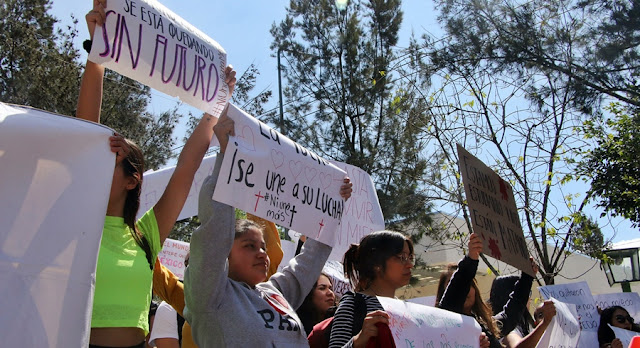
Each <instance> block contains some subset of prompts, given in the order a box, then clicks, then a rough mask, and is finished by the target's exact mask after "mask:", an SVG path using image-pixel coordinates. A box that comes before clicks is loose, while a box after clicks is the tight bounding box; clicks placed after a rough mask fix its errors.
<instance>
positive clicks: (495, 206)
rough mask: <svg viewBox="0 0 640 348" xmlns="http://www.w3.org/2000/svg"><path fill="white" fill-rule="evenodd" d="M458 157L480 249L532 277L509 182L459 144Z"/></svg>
mask: <svg viewBox="0 0 640 348" xmlns="http://www.w3.org/2000/svg"><path fill="white" fill-rule="evenodd" d="M458 158H459V165H460V174H461V175H462V182H463V183H464V191H465V194H466V197H467V203H468V205H469V212H470V214H471V222H472V223H473V231H474V232H475V233H477V234H478V235H480V236H481V237H482V241H483V248H482V252H483V253H484V254H486V255H490V256H491V257H493V258H495V259H498V260H500V261H503V262H505V263H507V264H509V265H511V266H514V267H516V268H518V269H519V270H522V271H523V272H525V273H527V274H529V275H531V276H534V274H533V269H532V268H531V261H529V249H527V242H526V240H525V239H524V232H523V231H522V225H520V217H519V216H518V209H517V207H516V202H515V199H514V196H513V190H512V189H511V185H509V183H508V182H506V181H505V180H503V179H502V178H501V177H500V176H498V174H496V173H495V172H494V171H493V170H491V168H489V167H487V166H486V165H485V164H484V163H482V161H480V160H479V159H477V158H476V157H474V156H473V155H472V154H470V153H469V152H467V150H465V149H464V148H463V147H462V146H460V144H458Z"/></svg>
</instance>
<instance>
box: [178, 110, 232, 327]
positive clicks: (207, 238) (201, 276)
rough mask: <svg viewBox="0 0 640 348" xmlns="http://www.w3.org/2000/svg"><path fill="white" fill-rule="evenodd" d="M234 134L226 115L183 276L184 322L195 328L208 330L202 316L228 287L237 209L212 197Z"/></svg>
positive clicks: (212, 306) (202, 196)
mask: <svg viewBox="0 0 640 348" xmlns="http://www.w3.org/2000/svg"><path fill="white" fill-rule="evenodd" d="M229 133H233V121H232V120H230V119H229V118H228V117H226V116H225V115H223V116H222V117H221V118H220V121H219V122H218V124H217V125H216V135H217V137H218V140H219V141H220V145H221V148H222V149H223V150H222V151H221V153H220V154H218V157H217V158H216V163H215V166H214V168H213V173H212V174H211V176H209V177H207V178H206V179H205V181H204V183H203V184H202V188H201V189H200V197H199V202H198V217H199V218H200V223H201V225H200V227H198V228H197V229H196V230H195V231H194V232H193V235H192V237H191V247H190V255H191V256H190V257H189V267H187V268H186V270H185V273H184V284H185V287H184V297H185V303H186V306H187V308H186V309H185V313H184V314H185V318H186V319H187V320H188V321H189V323H191V325H192V326H193V327H194V330H196V329H195V328H196V327H201V326H202V327H203V329H202V330H207V325H208V324H209V323H208V322H206V320H204V321H203V320H199V319H201V318H203V316H202V315H200V314H201V312H206V311H208V310H211V308H217V305H218V303H219V301H220V300H221V299H224V298H225V295H226V294H225V286H226V284H228V278H227V274H228V263H227V257H228V255H229V251H230V250H231V247H232V245H233V239H234V235H235V209H234V208H233V207H232V206H230V205H227V204H224V203H220V202H218V201H214V200H213V199H212V198H211V197H212V196H213V191H214V190H215V186H216V181H217V179H218V175H219V174H220V168H221V166H222V161H223V159H224V149H226V145H227V142H228V136H227V135H228V134H229ZM203 332H204V331H203Z"/></svg>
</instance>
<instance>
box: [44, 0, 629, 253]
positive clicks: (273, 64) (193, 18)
mask: <svg viewBox="0 0 640 348" xmlns="http://www.w3.org/2000/svg"><path fill="white" fill-rule="evenodd" d="M161 3H162V4H163V5H164V6H165V7H167V8H168V9H170V10H171V11H173V12H174V13H175V14H177V15H178V16H180V17H182V18H183V19H184V20H186V21H187V22H189V23H190V24H192V25H193V26H195V27H197V28H198V29H200V30H201V31H202V32H204V33H205V34H207V35H208V36H209V37H211V38H212V39H213V40H215V41H217V42H218V43H219V44H220V45H221V46H222V47H223V48H224V49H225V51H226V52H227V61H228V63H229V64H232V65H233V66H234V68H235V70H236V71H237V73H238V74H242V72H243V71H245V70H246V69H247V68H248V67H249V65H250V64H252V63H253V64H255V65H256V67H257V68H258V70H259V71H260V76H259V77H258V80H257V85H256V89H255V91H260V90H263V89H271V90H272V91H273V96H272V100H271V102H270V103H269V104H268V105H267V109H276V108H277V107H278V99H277V98H278V97H277V95H278V94H277V88H278V75H277V60H276V58H275V57H274V56H273V53H272V51H271V50H270V49H269V46H270V44H271V42H272V41H273V38H272V36H271V34H270V33H269V30H270V29H271V26H272V25H273V23H279V22H280V21H281V20H282V19H283V18H284V17H285V14H286V11H285V8H286V6H287V5H288V4H289V1H288V0H260V1H257V0H248V1H225V2H222V1H197V2H196V1H189V0H163V1H161ZM91 8H92V1H90V0H81V1H80V0H52V9H51V13H52V14H53V15H54V16H55V17H56V18H58V19H59V20H60V21H61V24H69V23H70V22H71V15H73V16H74V17H75V18H77V19H78V26H77V28H78V32H79V36H78V38H77V42H76V47H81V46H82V41H84V40H85V39H87V38H88V37H89V34H88V31H87V28H86V23H85V21H84V15H85V14H86V13H87V12H89V11H90V10H91ZM402 8H403V12H404V18H403V23H402V27H401V29H400V35H399V36H400V40H399V43H398V46H399V47H400V48H402V47H407V46H408V40H409V37H410V36H411V34H412V33H414V34H415V35H416V36H421V35H422V34H424V33H429V34H432V35H435V36H441V35H442V34H441V33H442V31H441V30H440V29H439V25H438V23H437V21H436V10H435V9H434V5H433V2H431V1H426V0H404V1H403V2H402ZM82 54H83V57H82V59H86V53H84V51H82ZM177 103H179V100H177V99H176V98H172V97H169V96H168V95H166V94H163V93H161V92H158V91H154V90H152V102H151V105H150V106H149V111H150V112H152V113H154V114H160V113H161V112H163V111H166V110H168V109H170V108H172V107H174V106H176V105H178V104H177ZM285 103H286V100H285ZM178 110H179V112H181V113H182V114H185V115H186V114H187V113H188V112H191V113H192V114H194V115H199V114H201V112H200V111H199V110H197V109H195V108H193V107H190V106H188V105H186V104H181V105H180V106H179V109H178ZM185 119H186V117H185ZM185 121H186V120H185ZM184 133H185V127H184V125H180V126H179V127H178V129H177V130H176V134H175V136H176V138H177V139H178V143H179V144H181V142H182V138H183V136H184ZM590 215H592V217H593V218H598V215H599V212H597V211H594V210H591V214H590ZM598 223H599V224H600V226H601V228H602V231H603V232H604V234H605V237H611V236H614V235H615V236H614V237H613V241H614V242H619V241H623V240H628V239H633V238H637V237H638V230H637V229H633V228H631V224H630V223H629V222H628V221H626V220H622V219H613V220H609V219H598ZM614 231H616V232H615V234H614Z"/></svg>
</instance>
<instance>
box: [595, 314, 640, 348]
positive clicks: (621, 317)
mask: <svg viewBox="0 0 640 348" xmlns="http://www.w3.org/2000/svg"><path fill="white" fill-rule="evenodd" d="M607 324H611V326H615V327H618V328H621V329H625V330H630V331H635V332H640V326H639V325H638V324H636V323H635V321H634V320H633V318H632V317H631V316H630V315H629V312H627V310H626V309H624V307H620V306H611V307H607V308H605V309H603V310H602V312H601V313H600V326H598V344H600V348H623V347H622V342H621V341H620V340H619V339H618V338H616V335H615V333H614V332H613V330H611V328H610V327H609V325H607Z"/></svg>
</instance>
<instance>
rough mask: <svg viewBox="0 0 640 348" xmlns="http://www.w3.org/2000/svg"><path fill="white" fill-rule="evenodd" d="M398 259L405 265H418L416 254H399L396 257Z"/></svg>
mask: <svg viewBox="0 0 640 348" xmlns="http://www.w3.org/2000/svg"><path fill="white" fill-rule="evenodd" d="M394 256H395V257H397V258H398V259H399V260H400V261H401V262H402V263H403V264H407V263H411V264H412V265H415V264H416V256H415V255H414V254H409V255H407V254H398V255H394Z"/></svg>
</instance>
